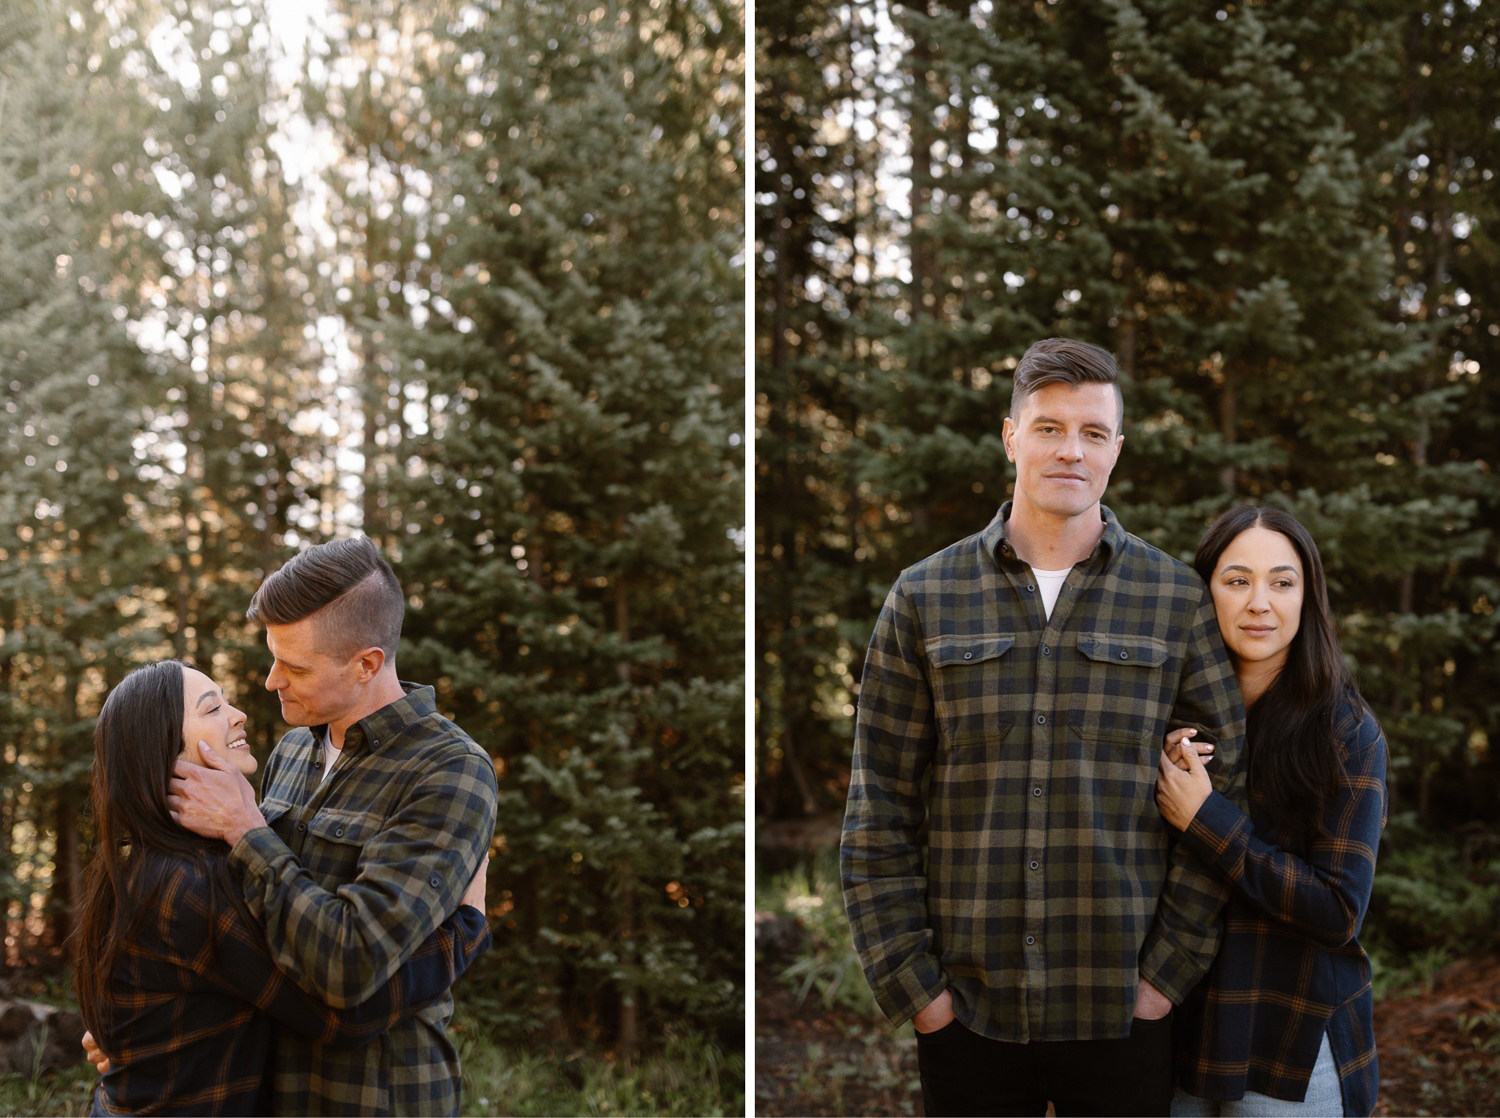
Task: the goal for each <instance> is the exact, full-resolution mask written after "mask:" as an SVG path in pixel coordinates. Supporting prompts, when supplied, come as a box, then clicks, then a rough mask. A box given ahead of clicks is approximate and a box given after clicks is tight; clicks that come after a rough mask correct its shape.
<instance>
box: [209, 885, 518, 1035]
mask: <svg viewBox="0 0 1500 1118" xmlns="http://www.w3.org/2000/svg"><path fill="white" fill-rule="evenodd" d="M217 924H218V932H219V935H218V936H217V938H216V942H215V944H214V950H213V952H212V956H213V960H214V965H213V968H212V971H211V973H209V974H207V975H205V977H208V978H210V979H211V980H213V981H214V982H215V984H216V985H219V986H221V987H223V988H225V989H227V990H229V991H231V992H233V993H234V994H236V995H238V996H239V997H242V998H244V999H245V1000H246V1001H248V1002H250V1003H251V1004H252V1005H253V1006H255V1008H256V1009H258V1010H260V1011H261V1012H263V1013H267V1014H269V1015H270V1016H271V1017H273V1018H275V1019H276V1021H277V1022H279V1023H280V1024H282V1025H284V1026H286V1027H287V1028H289V1029H292V1030H293V1031H295V1032H297V1033H298V1034H300V1035H301V1036H305V1037H307V1038H308V1039H309V1040H313V1041H316V1042H317V1043H319V1044H323V1045H327V1046H330V1047H333V1048H359V1047H362V1046H364V1045H366V1044H368V1043H369V1042H370V1041H372V1040H373V1039H375V1037H377V1036H379V1035H380V1034H381V1033H384V1032H386V1031H387V1030H389V1029H390V1028H391V1026H393V1025H394V1024H396V1022H398V1021H400V1020H402V1019H404V1018H406V1017H410V1016H411V1015H412V1014H413V1013H416V1012H417V1011H418V1010H420V1009H424V1008H425V1007H427V1006H429V1005H431V1004H432V1003H433V1002H436V1001H438V1000H440V999H441V998H442V997H443V995H444V994H446V993H447V992H448V988H449V987H450V986H452V985H453V981H454V979H456V978H457V977H458V976H459V975H461V974H462V973H463V972H464V971H465V970H466V969H467V968H468V966H469V964H470V963H471V962H473V961H474V959H475V957H476V956H478V955H479V954H480V953H482V952H483V951H485V950H486V949H487V948H488V947H489V946H490V929H489V925H488V924H487V923H486V922H485V918H484V914H483V913H482V912H480V911H479V910H478V909H476V908H473V907H472V906H470V905H460V906H459V909H458V911H457V912H456V913H454V914H453V915H452V916H450V917H449V918H448V919H447V920H445V921H444V922H443V923H442V924H440V925H439V926H438V927H437V929H436V930H435V931H434V932H433V933H432V935H430V936H428V937H427V939H426V940H425V941H424V942H423V943H422V944H421V945H420V946H419V947H418V948H417V949H416V950H415V951H414V952H412V954H411V957H410V958H409V959H407V961H406V962H405V963H404V964H403V965H402V967H401V968H400V969H399V970H398V971H396V973H395V974H394V975H392V976H391V977H390V979H388V980H387V981H386V983H385V985H384V986H382V987H380V988H379V989H378V990H376V992H375V994H374V996H372V997H371V998H370V999H369V1000H367V1001H365V1002H362V1003H360V1004H359V1005H356V1006H350V1007H349V1008H347V1009H332V1008H330V1007H329V1006H327V1005H325V1004H324V1003H323V1002H321V1001H319V1000H318V999H317V998H315V997H313V996H312V995H310V994H308V993H306V992H305V991H304V990H302V988H301V987H299V986H298V985H297V984H296V983H295V982H293V981H292V980H291V979H290V978H288V977H287V976H286V975H285V974H283V973H282V972H281V971H280V970H278V969H277V967H276V964H275V963H274V962H273V961H272V959H271V954H270V951H269V949H268V948H267V946H266V939H265V935H264V934H263V933H262V932H261V931H260V929H259V928H258V927H253V926H251V925H250V924H249V923H248V922H247V921H246V920H245V918H244V916H243V914H241V913H240V911H239V910H238V909H236V908H234V907H233V906H231V905H225V906H224V907H223V909H222V910H221V912H220V913H219V918H218V920H217Z"/></svg>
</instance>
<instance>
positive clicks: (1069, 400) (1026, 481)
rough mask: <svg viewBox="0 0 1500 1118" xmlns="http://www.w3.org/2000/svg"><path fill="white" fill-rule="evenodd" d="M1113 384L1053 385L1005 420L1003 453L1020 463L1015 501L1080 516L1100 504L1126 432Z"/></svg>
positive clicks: (1017, 468) (1041, 509) (1055, 512)
mask: <svg viewBox="0 0 1500 1118" xmlns="http://www.w3.org/2000/svg"><path fill="white" fill-rule="evenodd" d="M1119 419H1120V405H1119V400H1118V398H1117V397H1116V396H1115V388H1114V385H1111V384H1080V385H1076V386H1075V385H1071V384H1049V385H1046V386H1045V387H1043V388H1039V389H1037V390H1036V391H1035V392H1033V393H1031V395H1029V396H1028V397H1027V398H1026V400H1025V401H1024V402H1023V403H1022V405H1021V414H1020V415H1018V416H1016V417H1014V418H1011V417H1006V420H1005V454H1006V457H1008V458H1009V459H1010V460H1011V461H1012V462H1014V463H1015V464H1016V493H1015V497H1016V501H1017V503H1021V502H1027V503H1030V504H1031V505H1033V506H1035V507H1036V508H1037V509H1039V510H1040V511H1042V512H1045V513H1049V514H1051V515H1053V516H1063V517H1071V516H1079V515H1082V514H1083V513H1086V512H1088V511H1089V510H1090V509H1092V508H1093V507H1094V506H1095V505H1097V504H1098V503H1099V498H1100V497H1102V496H1103V495H1104V487H1105V486H1106V485H1108V484H1109V475H1110V471H1111V470H1113V469H1114V468H1115V462H1116V460H1117V459H1118V458H1119V457H1120V445H1121V444H1122V443H1123V442H1124V438H1125V437H1124V435H1122V434H1120V433H1119V432H1118V431H1117V430H1116V425H1117V424H1118V423H1119Z"/></svg>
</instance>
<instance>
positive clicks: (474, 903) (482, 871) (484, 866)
mask: <svg viewBox="0 0 1500 1118" xmlns="http://www.w3.org/2000/svg"><path fill="white" fill-rule="evenodd" d="M489 875H490V856H489V855H488V854H486V855H485V856H484V861H482V862H480V863H479V868H478V869H477V870H475V871H474V880H473V881H471V882H469V887H468V888H467V889H465V890H464V899H463V900H461V901H459V902H458V903H459V904H460V905H469V906H470V907H472V908H477V909H478V910H479V911H480V912H484V911H485V909H484V883H485V879H486V878H488V877H489ZM485 915H488V913H485Z"/></svg>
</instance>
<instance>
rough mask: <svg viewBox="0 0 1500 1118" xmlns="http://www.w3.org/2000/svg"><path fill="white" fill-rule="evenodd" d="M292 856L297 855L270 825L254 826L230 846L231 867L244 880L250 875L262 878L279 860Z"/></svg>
mask: <svg viewBox="0 0 1500 1118" xmlns="http://www.w3.org/2000/svg"><path fill="white" fill-rule="evenodd" d="M292 857H295V855H293V854H292V851H291V848H290V847H288V846H287V844H286V843H284V842H282V841H281V838H280V836H278V835H277V834H276V832H275V831H273V830H271V828H270V827H252V828H251V829H250V830H248V831H246V832H245V833H244V834H243V835H241V836H240V841H239V842H237V843H235V844H234V846H233V847H231V848H230V851H229V868H230V869H231V870H233V871H234V872H235V873H237V874H238V875H239V876H240V880H242V881H243V880H245V879H246V878H249V877H256V878H261V877H265V876H266V875H267V874H268V873H270V872H271V870H272V868H273V867H274V865H275V864H276V863H277V862H279V861H282V860H283V859H285V858H292Z"/></svg>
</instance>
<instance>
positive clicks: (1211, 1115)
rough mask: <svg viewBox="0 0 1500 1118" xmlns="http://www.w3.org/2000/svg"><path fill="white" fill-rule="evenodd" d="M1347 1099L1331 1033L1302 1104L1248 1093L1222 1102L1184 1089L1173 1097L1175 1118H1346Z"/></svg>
mask: <svg viewBox="0 0 1500 1118" xmlns="http://www.w3.org/2000/svg"><path fill="white" fill-rule="evenodd" d="M1343 1113H1344V1098H1343V1094H1342V1093H1341V1092H1340V1091H1339V1069H1338V1068H1337V1067H1336V1066H1334V1063H1333V1050H1332V1049H1330V1048H1329V1047H1328V1034H1327V1033H1324V1034H1323V1045H1322V1047H1321V1048H1319V1049H1318V1062H1317V1063H1316V1064H1314V1065H1313V1070H1312V1078H1311V1079H1309V1080H1308V1081H1307V1096H1306V1097H1305V1098H1304V1099H1303V1100H1302V1101H1301V1102H1285V1101H1283V1100H1282V1099H1273V1098H1271V1096H1269V1095H1260V1094H1256V1093H1255V1092H1254V1091H1246V1092H1245V1097H1244V1098H1242V1099H1239V1100H1237V1101H1235V1102H1218V1101H1216V1100H1214V1099H1200V1098H1198V1097H1197V1096H1196V1095H1190V1094H1188V1093H1187V1092H1186V1091H1184V1090H1183V1089H1182V1088H1181V1087H1178V1088H1177V1090H1176V1091H1175V1092H1174V1093H1173V1095H1172V1118H1343Z"/></svg>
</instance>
